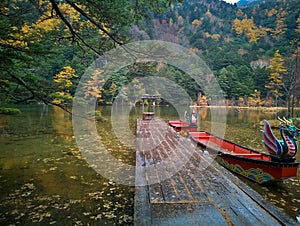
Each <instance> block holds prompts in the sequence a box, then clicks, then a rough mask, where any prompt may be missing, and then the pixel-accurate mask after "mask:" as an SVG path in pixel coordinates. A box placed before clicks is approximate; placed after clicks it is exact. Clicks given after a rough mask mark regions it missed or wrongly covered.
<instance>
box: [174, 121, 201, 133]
mask: <svg viewBox="0 0 300 226" xmlns="http://www.w3.org/2000/svg"><path fill="white" fill-rule="evenodd" d="M169 125H170V126H171V127H173V128H174V129H175V131H176V132H181V131H183V132H196V131H197V129H198V128H197V125H189V124H187V123H185V122H183V121H181V120H173V121H169Z"/></svg>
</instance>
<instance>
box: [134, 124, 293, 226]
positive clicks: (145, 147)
mask: <svg viewBox="0 0 300 226" xmlns="http://www.w3.org/2000/svg"><path fill="white" fill-rule="evenodd" d="M137 138H138V139H137V140H138V142H137V151H136V166H137V170H136V184H137V185H140V186H136V190H135V203H134V211H135V212H134V218H135V219H134V223H135V225H136V226H141V225H164V226H165V225H172V226H175V225H185V226H186V225H272V226H274V225H297V223H296V221H294V220H293V219H292V218H290V217H289V216H288V215H286V214H285V213H283V212H282V211H280V210H279V209H278V208H277V207H276V206H274V205H272V204H270V203H269V202H267V201H266V200H264V199H263V198H262V197H261V196H260V195H259V194H258V193H256V192H255V191H254V190H253V189H251V188H250V187H248V186H247V185H246V184H244V183H243V182H242V181H241V180H239V179H238V178H237V177H236V176H234V175H233V174H231V173H230V172H228V171H227V170H226V169H224V168H223V167H221V166H219V165H218V164H216V163H215V162H214V161H212V159H211V158H210V157H209V156H207V155H205V154H203V153H202V152H201V151H200V150H199V149H198V148H196V147H195V146H194V145H193V144H192V143H191V142H190V141H189V140H188V139H187V138H185V137H182V136H180V135H179V134H178V133H176V132H175V131H174V130H173V129H172V128H170V127H168V126H167V124H166V123H164V122H162V121H160V120H157V119H155V120H151V121H149V120H148V121H147V120H138V122H137Z"/></svg>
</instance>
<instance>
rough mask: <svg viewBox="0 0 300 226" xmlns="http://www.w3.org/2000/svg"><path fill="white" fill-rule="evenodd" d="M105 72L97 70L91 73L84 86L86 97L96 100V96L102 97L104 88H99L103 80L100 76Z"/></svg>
mask: <svg viewBox="0 0 300 226" xmlns="http://www.w3.org/2000/svg"><path fill="white" fill-rule="evenodd" d="M102 73H103V71H102V70H99V69H97V70H95V71H94V73H93V74H92V75H91V77H90V79H89V80H88V81H87V82H85V84H84V86H83V90H84V98H86V99H90V100H94V99H95V98H101V96H102V95H101V93H102V91H103V90H102V89H99V85H98V84H99V83H100V82H102V80H100V79H99V76H100V75H101V74H102Z"/></svg>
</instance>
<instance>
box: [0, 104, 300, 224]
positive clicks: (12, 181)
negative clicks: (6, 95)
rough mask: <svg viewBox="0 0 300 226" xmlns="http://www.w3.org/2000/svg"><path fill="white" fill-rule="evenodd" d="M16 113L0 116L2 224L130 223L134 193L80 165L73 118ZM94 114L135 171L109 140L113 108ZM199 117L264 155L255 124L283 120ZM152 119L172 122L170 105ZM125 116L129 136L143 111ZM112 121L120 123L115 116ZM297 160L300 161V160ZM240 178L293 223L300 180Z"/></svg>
mask: <svg viewBox="0 0 300 226" xmlns="http://www.w3.org/2000/svg"><path fill="white" fill-rule="evenodd" d="M18 107H19V108H20V109H21V111H22V114H21V115H10V116H6V115H1V116H0V224H1V225H9V224H17V225H29V224H34V223H35V224H40V225H44V224H53V225H55V224H59V225H87V224H90V225H93V224H95V225H132V224H133V214H134V213H133V209H134V190H135V189H134V187H133V186H127V185H122V184H119V183H116V182H114V181H113V180H111V179H107V178H105V177H103V176H102V175H101V174H99V173H97V172H96V171H95V170H94V167H93V165H91V164H89V163H88V162H86V161H85V159H84V156H83V155H82V153H81V151H80V150H79V149H78V147H77V144H76V139H75V136H74V133H73V129H72V117H71V116H70V115H69V114H68V113H66V112H64V111H62V110H60V109H58V108H55V107H50V106H49V107H47V106H44V105H27V106H18ZM127 109H128V108H127ZM98 110H99V112H100V114H101V116H102V118H103V119H104V120H103V121H102V122H97V125H96V128H97V131H98V135H99V136H100V139H101V142H102V143H103V145H104V146H105V148H106V149H107V150H108V151H109V152H110V153H111V154H112V155H113V156H114V157H115V158H117V159H118V161H120V162H123V163H126V164H128V165H132V166H134V165H135V149H134V148H132V146H131V147H130V145H126V144H124V143H122V142H120V140H119V139H120V136H117V135H116V134H115V126H114V125H116V124H114V123H113V124H112V123H111V122H110V121H111V110H112V108H111V107H99V109H98ZM198 111H199V115H200V121H199V122H198V128H199V129H201V130H208V131H209V130H211V128H212V124H216V123H222V122H219V119H220V118H222V117H223V116H222V115H220V117H219V116H218V114H224V112H225V114H226V115H225V118H226V122H225V124H224V122H223V126H224V125H225V126H224V128H225V133H224V135H225V138H226V139H229V140H232V141H234V142H236V143H239V144H242V145H244V146H247V147H250V148H253V149H256V150H259V151H264V150H263V148H262V144H261V134H260V132H259V131H260V129H261V127H260V125H259V122H260V121H262V120H263V119H268V120H275V119H276V118H277V116H278V115H280V116H282V115H284V114H285V112H284V111H278V110H277V111H270V110H268V109H259V110H258V109H254V110H251V109H241V108H228V109H225V111H224V109H222V110H218V109H213V110H212V109H210V108H200V109H198ZM215 113H216V114H215ZM299 113H300V112H299V110H298V112H296V115H298V116H299ZM156 114H157V117H159V118H162V119H163V120H165V121H166V120H170V119H178V113H177V112H176V111H175V109H173V108H172V107H156ZM214 115H217V117H216V116H214ZM129 116H130V117H129V128H130V129H129V130H130V131H129V135H128V136H129V137H130V136H134V134H135V124H136V119H137V118H139V117H140V116H141V108H139V107H135V108H130V114H129ZM118 120H119V121H122V120H124V119H122V116H121V115H120V117H119V119H118ZM275 133H277V131H275ZM123 139H127V138H126V136H125V137H123ZM296 157H297V159H298V160H300V157H299V154H298V156H296ZM110 170H111V171H113V170H114V169H110ZM243 180H244V181H245V182H246V183H247V184H248V185H249V186H251V187H253V188H254V189H255V190H256V191H258V192H259V193H260V194H261V195H262V196H263V197H264V198H266V199H268V200H269V201H270V202H272V203H274V204H275V205H277V206H278V207H279V208H281V209H282V210H283V211H285V212H286V213H287V214H289V215H290V216H292V217H293V218H294V217H295V216H297V215H300V175H299V176H298V177H297V178H293V179H291V180H288V181H285V182H280V183H276V184H270V185H264V186H258V185H257V184H255V183H253V182H250V181H248V180H245V179H243Z"/></svg>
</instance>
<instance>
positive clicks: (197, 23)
mask: <svg viewBox="0 0 300 226" xmlns="http://www.w3.org/2000/svg"><path fill="white" fill-rule="evenodd" d="M202 23H203V22H202V21H201V20H197V19H195V20H193V22H192V25H194V26H195V27H196V28H198V27H200V26H201V25H202Z"/></svg>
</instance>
